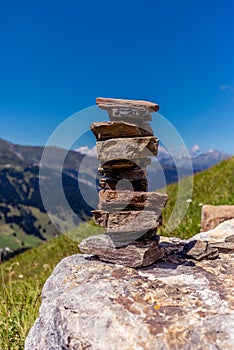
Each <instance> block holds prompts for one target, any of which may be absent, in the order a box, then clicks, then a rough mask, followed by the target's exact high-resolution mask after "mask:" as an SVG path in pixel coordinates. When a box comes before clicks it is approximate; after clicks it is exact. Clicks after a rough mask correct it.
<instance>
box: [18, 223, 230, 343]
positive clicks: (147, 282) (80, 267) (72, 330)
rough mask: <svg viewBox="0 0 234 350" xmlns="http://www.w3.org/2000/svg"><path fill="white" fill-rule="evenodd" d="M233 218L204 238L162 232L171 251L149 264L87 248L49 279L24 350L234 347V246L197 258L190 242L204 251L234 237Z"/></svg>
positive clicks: (163, 243)
mask: <svg viewBox="0 0 234 350" xmlns="http://www.w3.org/2000/svg"><path fill="white" fill-rule="evenodd" d="M226 224H227V226H226V235H221V236H220V237H218V236H217V235H216V239H214V237H215V235H214V234H212V233H211V234H210V235H209V233H208V232H207V233H203V236H202V235H201V234H200V236H199V240H198V236H195V237H196V240H194V239H190V240H189V241H183V240H180V239H178V238H166V237H161V243H160V245H159V248H160V249H163V250H164V253H165V254H164V256H163V257H161V259H160V260H158V261H157V262H156V263H155V264H154V265H151V266H149V267H147V268H146V267H141V268H139V269H132V268H129V267H125V266H122V265H117V264H111V263H105V262H102V261H100V260H99V259H98V258H97V257H95V256H87V255H73V256H70V257H68V258H66V259H64V260H62V261H61V262H60V263H59V264H58V265H57V267H56V268H55V270H54V271H53V273H52V275H51V276H50V278H49V279H48V280H47V282H46V284H45V285H44V288H43V292H42V305H41V308H40V315H39V318H38V319H37V320H36V322H35V324H34V326H33V327H32V329H31V331H30V333H29V335H28V337H27V339H26V343H25V350H32V349H33V350H49V349H50V350H52V349H53V350H61V349H64V350H66V349H67V350H68V349H76V350H84V349H88V350H112V349H113V350H115V349H121V350H130V349H134V350H152V349H153V350H154V349H157V350H181V349H183V350H197V349H202V350H203V349H204V350H218V349H222V350H230V349H233V348H234V328H233V324H234V296H233V288H234V276H233V274H234V272H233V271H234V269H233V267H234V254H233V253H231V252H230V251H229V253H228V254H224V251H223V252H222V251H219V258H217V254H216V257H214V256H212V257H211V258H210V256H204V257H203V258H202V260H200V261H198V260H196V259H195V258H194V257H193V256H192V255H190V254H189V253H188V252H189V251H190V252H191V249H192V248H194V246H195V245H193V244H192V247H191V242H200V244H198V245H197V249H198V250H199V249H201V250H202V249H203V250H205V251H207V250H208V249H209V247H210V245H211V244H217V243H220V244H221V243H222V244H225V243H233V241H232V238H228V237H232V235H233V234H234V220H230V221H229V222H226ZM222 225H224V223H223V224H221V225H220V226H219V227H218V228H217V230H219V231H220V232H221V229H222V227H223V226H222ZM220 227H221V229H220ZM227 227H229V229H227ZM227 233H228V235H227ZM204 234H206V236H204ZM105 237H106V236H105ZM195 237H194V238H195ZM202 237H203V238H204V239H203V238H202ZM207 237H209V241H208V243H207V242H206V238H207ZM211 237H212V243H211ZM225 241H226V242H225ZM228 241H229V242H228ZM110 242H112V241H110ZM110 244H112V243H110ZM130 246H131V245H129V246H128V249H129V247H130ZM100 247H103V242H102V243H100ZM138 252H139V250H138ZM193 253H194V252H193ZM195 253H196V252H195ZM226 253H227V251H226ZM112 258H113V255H112Z"/></svg>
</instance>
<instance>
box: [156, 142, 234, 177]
mask: <svg viewBox="0 0 234 350" xmlns="http://www.w3.org/2000/svg"><path fill="white" fill-rule="evenodd" d="M197 147H198V146H197ZM193 149H194V147H193V148H192V152H191V153H190V159H191V162H192V165H193V171H194V172H195V173H196V172H199V171H202V170H205V169H208V168H210V167H211V166H213V165H215V164H217V163H219V162H221V161H222V160H225V159H227V158H230V157H231V155H230V154H228V153H225V152H221V151H218V150H215V149H209V150H208V151H207V152H200V149H199V151H196V152H193ZM157 159H158V161H159V162H160V163H162V164H166V165H168V166H175V160H176V164H177V166H179V167H180V168H183V167H184V166H185V165H186V164H187V162H188V157H185V156H184V155H183V153H182V154H178V155H174V157H172V156H171V154H170V153H169V152H168V151H167V149H166V148H165V147H164V146H159V151H158V156H157Z"/></svg>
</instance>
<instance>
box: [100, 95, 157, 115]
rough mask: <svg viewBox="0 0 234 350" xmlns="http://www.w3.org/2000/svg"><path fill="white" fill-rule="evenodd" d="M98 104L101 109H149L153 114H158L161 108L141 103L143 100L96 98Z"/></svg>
mask: <svg viewBox="0 0 234 350" xmlns="http://www.w3.org/2000/svg"><path fill="white" fill-rule="evenodd" d="M96 103H97V105H98V107H99V108H101V109H105V110H108V109H111V108H147V109H149V110H150V111H152V112H157V111H158V110H159V106H158V105H157V104H156V103H154V102H149V101H141V100H123V99H118V98H105V97H98V98H96Z"/></svg>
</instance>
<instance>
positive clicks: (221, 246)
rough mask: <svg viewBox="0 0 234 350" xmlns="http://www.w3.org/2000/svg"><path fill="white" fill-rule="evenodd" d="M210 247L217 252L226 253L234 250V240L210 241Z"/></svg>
mask: <svg viewBox="0 0 234 350" xmlns="http://www.w3.org/2000/svg"><path fill="white" fill-rule="evenodd" d="M209 247H210V248H215V249H217V250H218V251H219V252H221V253H224V254H228V253H233V252H234V242H216V243H210V244H209Z"/></svg>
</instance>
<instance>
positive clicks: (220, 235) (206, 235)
mask: <svg viewBox="0 0 234 350" xmlns="http://www.w3.org/2000/svg"><path fill="white" fill-rule="evenodd" d="M233 232H234V219H231V220H226V221H224V222H222V223H221V224H219V225H218V226H217V227H216V228H214V229H213V230H209V231H207V232H200V233H198V234H196V235H195V236H193V237H192V238H191V239H190V240H194V239H197V240H204V241H207V242H209V243H215V242H220V241H225V239H226V238H227V237H229V236H231V235H232V234H233Z"/></svg>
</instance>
